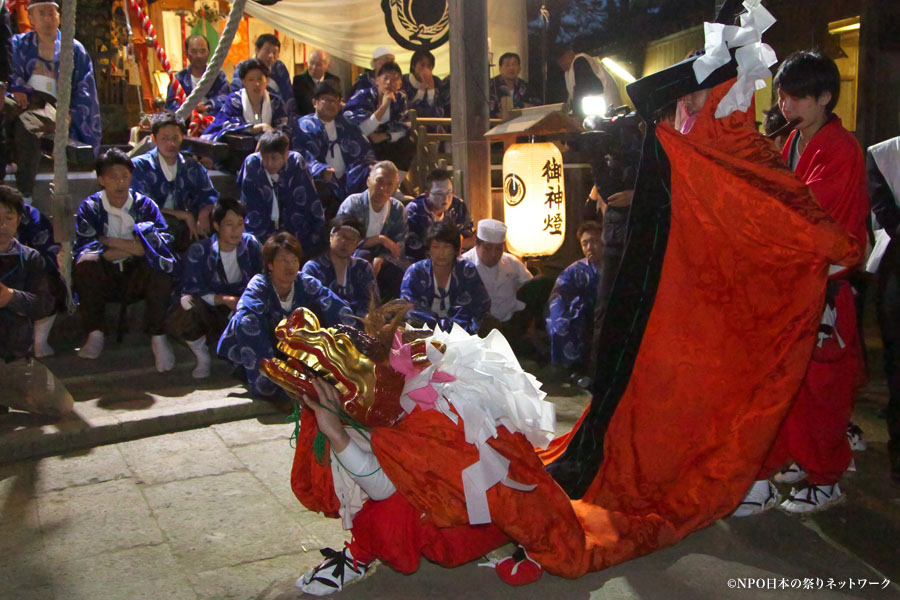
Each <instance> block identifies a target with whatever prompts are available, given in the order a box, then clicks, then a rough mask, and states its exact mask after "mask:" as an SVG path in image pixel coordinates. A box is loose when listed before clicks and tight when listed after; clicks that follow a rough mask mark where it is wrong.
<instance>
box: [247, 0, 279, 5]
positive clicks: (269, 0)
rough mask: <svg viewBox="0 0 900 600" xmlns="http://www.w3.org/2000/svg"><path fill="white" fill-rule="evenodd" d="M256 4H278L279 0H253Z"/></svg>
mask: <svg viewBox="0 0 900 600" xmlns="http://www.w3.org/2000/svg"><path fill="white" fill-rule="evenodd" d="M253 1H254V2H256V3H257V4H262V5H263V6H272V5H273V4H278V3H279V2H281V0H253Z"/></svg>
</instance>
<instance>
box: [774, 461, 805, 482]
mask: <svg viewBox="0 0 900 600" xmlns="http://www.w3.org/2000/svg"><path fill="white" fill-rule="evenodd" d="M772 479H774V480H775V483H797V482H798V481H803V480H804V479H806V471H804V470H803V467H801V466H800V465H798V464H797V463H793V464H791V466H789V467H785V468H784V469H782V470H781V471H779V472H778V473H775V477H773V478H772Z"/></svg>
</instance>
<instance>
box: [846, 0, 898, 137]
mask: <svg viewBox="0 0 900 600" xmlns="http://www.w3.org/2000/svg"><path fill="white" fill-rule="evenodd" d="M861 8H862V10H861V13H862V14H861V15H860V30H859V75H858V81H859V92H858V96H857V98H858V108H857V111H856V137H857V138H859V141H860V143H861V144H862V145H863V148H865V147H867V146H870V145H872V144H877V143H878V142H882V141H884V140H886V139H888V138H892V137H894V136H896V135H900V96H898V94H897V92H896V90H898V89H900V44H898V43H897V41H896V39H895V37H894V34H893V33H892V32H894V31H897V29H898V28H900V7H898V6H897V5H896V4H895V3H892V2H882V1H880V0H865V1H864V2H863V3H862V7H861ZM889 90H890V91H889Z"/></svg>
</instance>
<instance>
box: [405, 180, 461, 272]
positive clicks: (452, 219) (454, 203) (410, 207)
mask: <svg viewBox="0 0 900 600" xmlns="http://www.w3.org/2000/svg"><path fill="white" fill-rule="evenodd" d="M427 199H428V196H427V195H426V194H422V195H420V196H417V197H416V198H414V199H413V200H412V202H410V203H409V204H407V205H406V219H407V221H408V222H409V236H408V237H407V238H406V258H408V259H409V261H410V262H416V261H419V260H423V259H424V258H426V257H427V256H428V248H426V247H425V237H426V236H427V235H428V230H430V229H431V228H432V227H434V226H435V225H437V224H438V223H453V224H454V225H456V226H457V227H458V228H459V232H460V233H461V234H462V236H463V237H464V238H469V237H472V236H473V235H475V231H474V226H473V225H472V217H471V216H470V215H469V209H468V207H467V206H466V203H465V202H463V200H462V198H460V197H459V196H453V200H451V201H450V207H449V208H448V209H447V210H445V211H444V216H443V218H441V220H440V221H438V220H437V219H435V218H434V215H433V214H432V213H431V211H429V210H428V208H427V204H426V200H427Z"/></svg>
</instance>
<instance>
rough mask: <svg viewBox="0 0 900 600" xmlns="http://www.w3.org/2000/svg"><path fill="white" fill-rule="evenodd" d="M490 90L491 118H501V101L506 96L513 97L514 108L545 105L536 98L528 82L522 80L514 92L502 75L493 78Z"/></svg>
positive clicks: (518, 81)
mask: <svg viewBox="0 0 900 600" xmlns="http://www.w3.org/2000/svg"><path fill="white" fill-rule="evenodd" d="M488 87H489V88H490V108H491V118H494V117H499V116H500V99H501V98H503V97H504V96H512V99H513V106H512V107H513V108H525V105H526V104H531V105H533V106H539V105H541V104H543V103H542V102H541V99H540V98H538V97H537V96H535V95H534V94H533V93H532V92H531V89H530V88H529V87H528V82H527V81H525V80H524V79H522V78H517V79H516V85H515V86H514V87H513V89H512V90H510V89H509V87H508V86H507V85H506V81H505V80H504V79H503V76H502V75H497V76H496V77H492V78H491V82H490V84H489V86H488Z"/></svg>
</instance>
